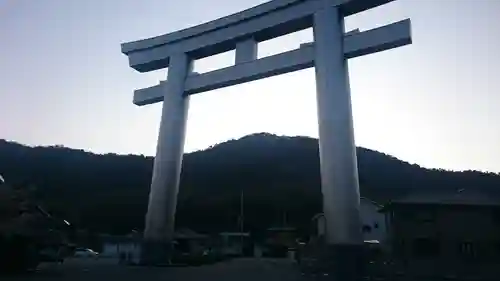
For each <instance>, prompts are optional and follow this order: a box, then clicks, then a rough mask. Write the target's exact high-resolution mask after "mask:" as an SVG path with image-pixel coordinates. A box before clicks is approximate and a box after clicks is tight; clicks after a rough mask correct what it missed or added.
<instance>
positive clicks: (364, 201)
mask: <svg viewBox="0 0 500 281" xmlns="http://www.w3.org/2000/svg"><path fill="white" fill-rule="evenodd" d="M359 204H360V206H359V212H360V217H361V223H362V229H361V231H362V232H363V240H364V241H378V242H380V243H381V244H383V243H384V242H385V241H386V232H387V231H386V221H385V216H384V214H382V213H380V209H381V208H382V207H383V206H382V205H380V204H378V203H377V202H375V201H372V200H370V199H368V198H365V197H361V198H360V202H359ZM312 221H313V225H314V228H313V233H312V234H313V236H315V237H322V236H323V235H325V232H326V221H325V216H324V215H323V214H322V213H320V214H317V215H316V216H314V217H313V218H312Z"/></svg>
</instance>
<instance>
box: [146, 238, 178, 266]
mask: <svg viewBox="0 0 500 281" xmlns="http://www.w3.org/2000/svg"><path fill="white" fill-rule="evenodd" d="M172 254H173V245H172V243H170V242H158V241H148V240H144V241H143V242H142V244H141V258H140V261H139V265H143V266H169V265H171V259H172Z"/></svg>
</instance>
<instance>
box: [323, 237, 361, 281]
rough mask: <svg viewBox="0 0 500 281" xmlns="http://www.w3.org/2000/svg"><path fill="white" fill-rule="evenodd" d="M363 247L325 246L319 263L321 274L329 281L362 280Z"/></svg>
mask: <svg viewBox="0 0 500 281" xmlns="http://www.w3.org/2000/svg"><path fill="white" fill-rule="evenodd" d="M365 253H366V251H365V247H364V246H363V245H362V244H361V245H330V246H325V248H324V250H323V251H322V253H321V257H320V262H321V264H322V267H323V272H324V273H327V274H328V276H329V277H330V278H328V279H331V280H342V281H358V280H363V277H364V269H365Z"/></svg>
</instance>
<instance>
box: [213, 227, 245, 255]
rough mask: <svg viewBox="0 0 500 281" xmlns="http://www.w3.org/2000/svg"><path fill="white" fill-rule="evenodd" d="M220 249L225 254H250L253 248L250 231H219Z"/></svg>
mask: <svg viewBox="0 0 500 281" xmlns="http://www.w3.org/2000/svg"><path fill="white" fill-rule="evenodd" d="M219 239H220V250H221V254H222V255H224V256H233V257H236V256H244V255H249V253H248V252H249V251H248V248H251V246H252V245H251V244H252V243H251V240H250V233H248V232H221V233H219Z"/></svg>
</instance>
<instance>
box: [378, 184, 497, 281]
mask: <svg viewBox="0 0 500 281" xmlns="http://www.w3.org/2000/svg"><path fill="white" fill-rule="evenodd" d="M383 211H384V213H385V214H386V219H387V222H388V226H389V227H388V237H389V238H390V241H391V243H390V246H391V258H392V260H393V262H394V263H395V266H396V268H395V271H396V272H399V273H400V274H404V275H406V276H409V277H413V278H432V277H448V278H467V279H475V278H477V279H482V280H490V279H488V278H491V280H495V279H498V278H495V276H500V270H499V269H500V268H499V267H498V264H500V196H499V195H498V191H497V193H496V194H495V193H492V192H486V191H480V190H476V189H472V188H470V189H460V190H442V191H436V190H432V191H429V190H426V191H424V190H421V191H418V192H417V191H414V192H411V193H410V194H408V195H407V196H405V197H402V198H399V199H397V200H393V201H392V202H390V203H389V204H387V205H386V206H385V207H384V209H383Z"/></svg>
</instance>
